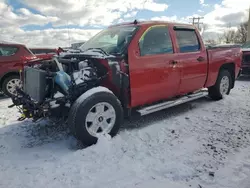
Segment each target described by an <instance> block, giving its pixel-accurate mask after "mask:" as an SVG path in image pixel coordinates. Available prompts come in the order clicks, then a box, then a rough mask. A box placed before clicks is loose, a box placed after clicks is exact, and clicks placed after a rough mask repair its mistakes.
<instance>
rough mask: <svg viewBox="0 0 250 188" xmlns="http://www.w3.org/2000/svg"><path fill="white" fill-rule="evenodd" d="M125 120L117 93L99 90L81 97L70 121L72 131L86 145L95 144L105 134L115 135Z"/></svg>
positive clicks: (74, 107) (72, 110)
mask: <svg viewBox="0 0 250 188" xmlns="http://www.w3.org/2000/svg"><path fill="white" fill-rule="evenodd" d="M122 121H123V110H122V107H121V104H120V102H119V101H118V99H117V98H116V96H115V95H113V94H112V93H109V92H104V91H101V92H98V93H94V94H92V95H91V96H89V97H87V98H85V97H83V98H82V97H79V99H78V100H76V102H75V103H74V105H73V106H72V109H71V111H70V114H69V119H68V123H69V126H70V128H71V131H72V132H73V134H74V135H75V136H76V138H77V139H79V140H80V141H81V142H82V143H83V144H84V145H87V146H90V145H92V144H95V143H96V142H97V140H98V138H99V137H100V136H101V135H103V134H109V135H110V136H111V137H113V136H115V135H116V134H117V132H118V131H119V128H120V125H121V123H122Z"/></svg>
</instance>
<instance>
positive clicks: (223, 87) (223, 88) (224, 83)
mask: <svg viewBox="0 0 250 188" xmlns="http://www.w3.org/2000/svg"><path fill="white" fill-rule="evenodd" d="M229 85H230V83H229V78H228V77H227V76H223V77H222V79H221V83H220V93H221V95H226V94H227V92H228V89H229Z"/></svg>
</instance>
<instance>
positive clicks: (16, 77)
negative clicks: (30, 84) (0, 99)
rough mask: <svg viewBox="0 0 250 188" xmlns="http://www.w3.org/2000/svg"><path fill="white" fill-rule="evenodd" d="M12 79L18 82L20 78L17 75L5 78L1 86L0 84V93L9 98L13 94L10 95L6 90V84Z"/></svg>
mask: <svg viewBox="0 0 250 188" xmlns="http://www.w3.org/2000/svg"><path fill="white" fill-rule="evenodd" d="M13 79H18V80H20V76H18V75H12V76H9V77H7V78H5V79H4V81H3V84H2V91H3V93H4V94H5V95H7V96H9V97H11V96H13V94H12V93H10V92H9V91H8V89H7V84H8V83H9V82H10V81H11V80H13Z"/></svg>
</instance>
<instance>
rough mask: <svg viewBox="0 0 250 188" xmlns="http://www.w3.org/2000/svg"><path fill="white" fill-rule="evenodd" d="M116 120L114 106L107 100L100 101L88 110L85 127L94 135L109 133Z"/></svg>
mask: <svg viewBox="0 0 250 188" xmlns="http://www.w3.org/2000/svg"><path fill="white" fill-rule="evenodd" d="M115 121H116V112H115V109H114V107H113V106H112V105H111V104H109V103H107V102H100V103H97V104H96V105H94V106H93V107H92V108H91V109H90V110H89V112H88V114H87V116H86V120H85V127H86V130H87V131H88V133H89V134H90V135H92V136H94V137H99V136H100V135H101V134H108V133H110V131H111V130H112V128H113V127H114V125H115Z"/></svg>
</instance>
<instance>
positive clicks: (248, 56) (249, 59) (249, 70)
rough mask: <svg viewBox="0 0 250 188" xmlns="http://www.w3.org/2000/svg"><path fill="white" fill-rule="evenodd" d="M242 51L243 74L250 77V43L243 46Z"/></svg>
mask: <svg viewBox="0 0 250 188" xmlns="http://www.w3.org/2000/svg"><path fill="white" fill-rule="evenodd" d="M241 50H242V52H243V58H242V65H241V74H243V75H250V41H248V42H246V43H245V44H244V45H242V47H241Z"/></svg>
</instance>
